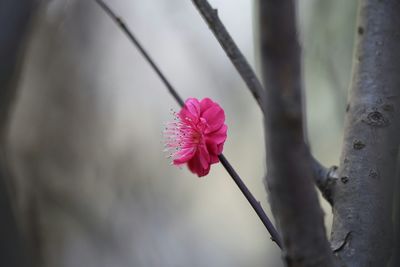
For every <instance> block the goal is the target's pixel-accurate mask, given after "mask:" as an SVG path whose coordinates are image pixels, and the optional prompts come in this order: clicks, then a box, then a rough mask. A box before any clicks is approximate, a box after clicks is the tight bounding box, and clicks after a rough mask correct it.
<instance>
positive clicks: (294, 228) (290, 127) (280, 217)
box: [258, 0, 335, 267]
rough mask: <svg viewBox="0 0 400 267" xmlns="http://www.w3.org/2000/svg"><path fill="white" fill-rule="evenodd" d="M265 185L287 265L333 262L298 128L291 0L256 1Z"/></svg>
mask: <svg viewBox="0 0 400 267" xmlns="http://www.w3.org/2000/svg"><path fill="white" fill-rule="evenodd" d="M258 4H259V12H260V13H259V23H260V24H259V31H260V38H259V39H260V42H261V44H260V48H261V51H260V52H261V63H262V74H263V81H264V85H265V87H266V88H268V90H266V96H265V101H264V110H265V116H264V123H265V133H266V134H265V136H266V140H265V145H266V151H267V171H268V173H267V177H266V181H267V183H266V184H267V190H269V197H270V202H271V208H272V212H273V214H274V217H275V219H276V222H277V224H278V227H279V229H280V232H281V234H282V239H283V247H284V255H285V261H286V264H287V266H296V267H317V266H327V267H331V266H335V259H334V257H333V253H332V251H331V249H330V245H329V242H328V240H327V238H326V233H325V226H324V220H323V212H322V209H321V207H320V204H319V201H318V197H317V192H316V190H315V187H314V184H313V180H312V176H313V173H312V168H311V166H312V164H311V163H312V161H311V154H310V151H309V149H308V147H307V145H306V143H305V138H304V131H303V108H302V96H301V91H302V77H301V73H302V72H301V56H300V55H301V51H300V45H299V41H298V37H297V23H296V8H295V1H294V0H259V1H258Z"/></svg>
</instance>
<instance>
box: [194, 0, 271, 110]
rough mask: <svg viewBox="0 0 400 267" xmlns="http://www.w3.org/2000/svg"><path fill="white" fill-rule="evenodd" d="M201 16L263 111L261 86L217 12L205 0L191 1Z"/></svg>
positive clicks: (262, 90)
mask: <svg viewBox="0 0 400 267" xmlns="http://www.w3.org/2000/svg"><path fill="white" fill-rule="evenodd" d="M192 2H193V4H194V5H195V6H196V8H197V10H198V11H199V12H200V14H201V16H202V17H203V18H204V20H205V21H206V23H207V24H208V26H209V28H210V29H211V31H212V32H213V34H214V36H215V38H217V40H218V42H219V44H220V45H221V46H222V48H223V50H224V51H225V53H226V55H227V56H228V58H229V59H230V60H231V62H232V64H233V65H234V66H235V68H236V70H237V71H238V73H239V74H240V76H241V77H242V79H243V80H244V82H245V83H246V85H247V87H248V88H249V90H250V92H251V94H252V95H253V97H254V98H255V100H256V101H257V103H258V105H259V107H260V109H261V110H262V111H263V105H262V98H263V94H264V89H263V87H262V85H261V82H260V80H259V79H258V78H257V75H256V74H255V72H254V71H253V69H252V68H251V66H250V64H249V63H248V62H247V60H246V58H245V57H244V56H243V54H242V52H241V51H240V49H239V48H238V46H237V45H236V43H235V42H234V41H233V39H232V37H231V36H230V34H229V32H228V31H227V30H226V28H225V26H224V24H223V23H222V22H221V20H220V19H219V17H218V11H217V10H216V9H214V8H212V6H211V5H210V4H209V3H208V1H207V0H192Z"/></svg>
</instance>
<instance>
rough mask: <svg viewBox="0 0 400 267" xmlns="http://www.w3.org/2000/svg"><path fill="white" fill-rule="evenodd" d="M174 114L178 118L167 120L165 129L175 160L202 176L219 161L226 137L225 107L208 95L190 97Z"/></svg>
mask: <svg viewBox="0 0 400 267" xmlns="http://www.w3.org/2000/svg"><path fill="white" fill-rule="evenodd" d="M174 115H175V120H174V121H173V122H170V123H168V124H167V127H166V129H165V132H164V135H165V137H166V148H167V150H169V151H171V150H172V153H171V154H170V156H171V157H172V160H173V161H172V163H173V164H174V165H177V166H180V165H183V164H185V163H187V165H188V167H189V170H190V171H191V172H193V173H196V174H197V175H198V176H199V177H201V176H205V175H207V174H208V173H209V171H210V165H211V164H214V163H218V162H219V159H218V155H220V154H221V153H222V149H223V147H224V142H225V140H226V131H227V129H228V127H227V126H226V124H225V113H224V110H223V109H222V108H221V107H220V106H219V105H218V104H217V103H215V102H213V101H212V100H211V99H209V98H204V99H203V100H201V101H199V100H197V99H196V98H189V99H187V100H186V102H185V105H184V106H183V108H182V109H181V111H179V112H178V113H174Z"/></svg>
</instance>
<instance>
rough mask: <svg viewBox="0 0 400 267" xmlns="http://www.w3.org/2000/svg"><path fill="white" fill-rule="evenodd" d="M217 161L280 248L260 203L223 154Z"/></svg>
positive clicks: (280, 245)
mask: <svg viewBox="0 0 400 267" xmlns="http://www.w3.org/2000/svg"><path fill="white" fill-rule="evenodd" d="M219 160H220V161H221V164H222V166H224V168H225V169H226V171H227V172H228V173H229V175H230V176H231V177H232V179H233V181H234V182H235V183H236V185H237V186H238V187H239V189H240V191H242V193H243V195H244V196H245V197H246V199H247V200H248V201H249V203H250V205H251V206H252V207H253V209H254V211H255V212H256V213H257V215H258V217H259V218H260V220H261V221H262V223H263V224H264V226H265V228H267V230H268V232H269V233H270V235H271V239H272V240H273V241H275V242H276V244H277V245H278V247H280V248H282V241H281V238H280V236H279V234H278V232H277V231H276V229H275V227H274V225H273V224H272V222H271V220H270V219H269V218H268V216H267V214H265V211H264V210H263V208H262V206H261V204H260V202H259V201H258V200H257V199H256V198H255V197H254V196H253V194H252V193H251V192H250V190H249V189H248V188H247V186H246V185H245V184H244V182H243V181H242V179H241V178H240V176H239V175H238V174H237V173H236V171H235V169H234V168H233V167H232V165H231V164H230V163H229V161H228V160H227V159H226V158H225V156H224V155H223V154H221V155H219Z"/></svg>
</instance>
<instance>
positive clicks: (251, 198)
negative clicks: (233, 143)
mask: <svg viewBox="0 0 400 267" xmlns="http://www.w3.org/2000/svg"><path fill="white" fill-rule="evenodd" d="M95 1H96V3H97V4H99V5H100V7H101V8H102V9H103V10H104V11H105V12H106V13H107V14H108V15H109V16H110V17H111V18H112V19H113V21H115V22H116V23H117V25H118V26H119V27H120V28H121V29H122V31H123V32H124V33H125V34H126V35H127V36H128V38H129V39H130V40H131V41H132V43H133V44H134V45H135V46H136V48H138V49H139V51H140V52H141V54H142V55H143V56H144V58H145V59H146V60H147V62H148V63H149V64H150V65H151V67H152V68H153V69H154V71H155V72H156V73H157V75H158V76H159V78H160V79H161V80H162V82H163V83H164V85H165V86H166V87H167V89H168V91H169V92H170V93H171V95H172V96H173V98H174V99H175V100H176V102H178V104H179V105H180V106H183V105H184V102H183V100H182V98H181V97H180V96H179V94H178V93H177V91H176V90H175V89H174V88H173V86H172V85H171V84H170V83H169V82H168V80H167V78H166V77H165V76H164V75H163V73H162V72H161V70H160V69H159V68H158V66H157V65H156V64H155V63H154V61H153V60H152V59H151V57H150V56H149V54H148V53H147V52H146V50H145V49H144V48H143V46H142V45H141V44H140V43H139V41H138V40H137V39H136V38H135V36H134V35H133V33H132V31H131V30H130V29H129V28H128V27H127V26H126V25H125V23H124V22H123V21H122V19H121V18H120V17H118V16H117V15H116V14H115V13H114V12H113V11H112V10H111V9H110V7H108V6H107V4H106V3H104V2H103V1H102V0H95ZM219 159H220V161H221V164H222V165H223V166H224V168H225V169H226V171H227V172H228V173H229V175H230V176H231V177H232V179H233V180H234V182H235V183H236V185H237V186H238V187H239V189H240V191H241V192H242V193H243V194H244V196H245V197H246V199H247V200H248V201H249V203H250V205H251V206H252V207H253V209H254V211H255V212H256V213H257V215H258V217H259V218H260V220H261V221H262V223H263V224H264V226H265V227H266V229H267V231H268V232H269V233H270V235H271V239H272V240H273V241H275V243H276V244H277V245H278V246H279V247H280V248H281V239H280V237H279V234H278V232H277V231H276V229H275V227H274V226H273V224H272V223H271V221H270V220H269V218H268V216H267V215H266V213H265V212H264V210H263V208H262V207H261V205H260V202H259V201H257V200H256V198H255V197H254V196H253V195H252V193H251V192H250V191H249V189H248V188H247V187H246V185H245V184H244V182H243V180H242V179H241V178H240V176H239V175H238V174H237V173H236V171H235V170H234V169H233V167H232V165H231V164H230V163H229V161H228V160H227V159H226V158H225V156H224V155H223V154H221V155H220V156H219Z"/></svg>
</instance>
